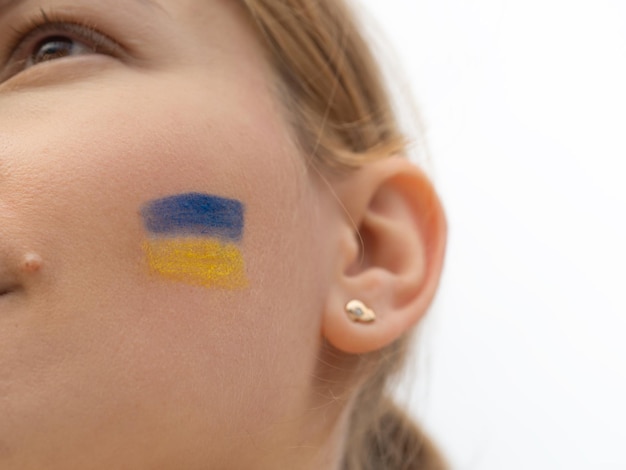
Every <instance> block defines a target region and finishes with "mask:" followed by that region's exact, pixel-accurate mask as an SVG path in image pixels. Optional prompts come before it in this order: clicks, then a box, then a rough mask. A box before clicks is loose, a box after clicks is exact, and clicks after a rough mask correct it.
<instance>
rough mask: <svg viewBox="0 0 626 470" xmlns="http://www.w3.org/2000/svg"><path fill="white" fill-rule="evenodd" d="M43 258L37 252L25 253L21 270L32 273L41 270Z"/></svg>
mask: <svg viewBox="0 0 626 470" xmlns="http://www.w3.org/2000/svg"><path fill="white" fill-rule="evenodd" d="M42 266H43V260H42V259H41V256H39V255H38V254H37V253H27V254H26V255H24V260H23V261H22V271H24V272H25V273H29V274H34V273H37V272H39V271H41V268H42Z"/></svg>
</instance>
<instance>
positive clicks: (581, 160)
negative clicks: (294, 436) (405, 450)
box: [355, 0, 626, 470]
mask: <svg viewBox="0 0 626 470" xmlns="http://www.w3.org/2000/svg"><path fill="white" fill-rule="evenodd" d="M355 3H357V4H358V5H361V7H362V8H365V9H366V10H367V11H369V14H370V16H372V17H374V19H375V20H376V21H377V22H378V24H379V25H380V30H382V33H383V34H384V35H385V36H386V37H387V39H388V40H389V44H391V47H393V48H394V49H395V54H396V56H397V59H398V61H399V63H400V65H401V67H403V68H404V71H405V73H406V76H405V78H407V80H406V83H409V84H410V87H411V89H412V91H413V93H414V95H415V97H416V98H417V103H418V107H419V111H420V113H421V115H422V117H423V121H424V125H425V129H426V137H427V139H428V145H429V147H430V153H431V155H432V157H431V158H432V171H431V174H432V176H433V178H434V181H435V183H436V185H437V187H438V188H439V190H440V193H441V196H442V199H443V202H444V205H445V206H446V209H447V214H448V219H449V224H450V236H449V244H448V255H447V260H446V267H445V273H444V276H443V279H442V285H441V290H440V292H439V294H438V297H437V300H436V302H435V305H434V307H433V309H432V310H431V312H430V316H429V318H428V320H427V322H426V323H425V324H424V325H423V329H421V330H420V336H419V338H418V339H419V349H418V355H416V359H415V361H414V367H413V369H412V372H411V374H412V375H413V376H417V379H416V380H415V381H414V383H413V386H412V387H409V386H408V385H407V384H406V383H405V384H404V385H403V388H402V391H403V392H401V393H405V395H406V396H409V397H410V401H411V406H412V409H413V411H414V413H415V414H416V416H417V417H418V418H419V419H420V420H421V422H422V423H423V424H424V427H426V429H428V431H429V432H430V433H431V434H432V435H433V436H434V437H435V438H436V440H437V441H438V442H439V443H440V446H441V447H442V448H443V450H444V451H445V453H446V454H447V456H448V458H449V459H450V461H451V463H452V464H453V468H454V469H461V470H465V469H468V470H469V469H476V470H517V469H520V470H522V469H524V470H527V469H532V470H544V469H546V470H548V469H549V470H552V469H567V470H582V469H585V470H586V469H589V470H592V469H593V470H609V469H610V470H614V469H626V405H625V404H624V400H625V398H626V378H625V374H626V294H625V293H626V222H625V219H626V189H625V188H626V184H625V183H624V179H625V178H626V1H624V0H568V1H566V0H384V1H382V0H355ZM372 34H373V36H374V39H375V40H376V41H377V44H378V45H379V46H381V47H380V48H379V49H380V51H382V53H383V55H389V54H388V52H389V49H387V47H388V45H389V44H387V45H386V44H385V43H383V42H381V41H382V39H381V38H380V37H379V34H380V31H378V32H375V31H374V32H373V33H372ZM385 67H386V71H387V73H388V74H391V75H394V76H395V75H397V74H398V70H397V65H394V64H391V66H387V65H386V66H385ZM397 78H398V79H400V80H401V79H402V77H401V76H400V75H397ZM400 96H402V92H401V94H400Z"/></svg>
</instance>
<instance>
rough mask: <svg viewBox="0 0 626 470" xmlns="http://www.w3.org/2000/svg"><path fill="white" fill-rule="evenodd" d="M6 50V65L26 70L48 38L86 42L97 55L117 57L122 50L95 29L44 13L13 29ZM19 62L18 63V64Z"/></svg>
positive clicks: (76, 21)
mask: <svg viewBox="0 0 626 470" xmlns="http://www.w3.org/2000/svg"><path fill="white" fill-rule="evenodd" d="M12 29H13V32H12V34H11V37H9V39H8V41H7V43H8V47H7V48H6V50H7V51H8V54H7V55H6V57H7V59H6V60H5V63H7V64H11V63H12V62H13V63H14V64H13V66H14V67H15V66H17V67H18V68H19V67H23V66H24V64H25V63H27V61H28V60H29V58H30V57H31V56H32V54H33V52H34V51H35V48H36V47H37V46H39V45H41V44H43V41H44V40H46V39H47V38H53V37H65V36H67V37H68V38H69V39H71V40H73V41H78V42H83V43H85V45H87V46H88V47H90V48H91V49H92V50H93V52H94V53H95V54H109V55H113V56H115V55H118V54H119V52H120V50H121V46H120V45H119V44H118V43H117V42H116V41H114V40H113V39H111V38H110V37H109V36H107V35H106V34H104V33H101V32H100V31H98V30H97V29H96V28H95V27H94V26H93V25H90V24H88V23H87V22H84V21H81V20H75V19H68V18H61V17H60V16H57V15H55V14H52V13H49V12H48V13H47V12H45V11H44V10H43V9H42V10H41V15H40V16H37V17H36V18H34V19H32V20H30V21H27V22H26V24H25V26H21V27H19V28H12ZM15 62H17V63H15Z"/></svg>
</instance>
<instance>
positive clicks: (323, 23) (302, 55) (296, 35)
mask: <svg viewBox="0 0 626 470" xmlns="http://www.w3.org/2000/svg"><path fill="white" fill-rule="evenodd" d="M241 2H242V4H243V5H244V6H245V8H246V9H247V10H248V12H249V13H250V17H251V18H252V19H253V22H254V24H255V25H256V27H257V29H258V31H259V33H260V34H261V36H262V37H263V38H264V40H265V42H266V45H267V50H268V53H269V54H268V55H269V57H270V60H271V61H272V65H273V66H274V68H275V71H276V75H277V77H278V83H277V84H276V86H277V88H278V90H279V94H280V99H281V101H282V103H283V104H284V109H285V113H286V116H287V118H288V119H289V121H290V123H291V125H292V128H293V130H294V133H295V137H296V139H295V140H296V143H297V144H298V145H299V147H300V148H301V150H302V153H303V155H305V156H307V157H309V158H310V159H311V163H313V164H314V165H319V166H323V167H325V168H327V169H332V170H340V171H349V170H350V169H353V168H358V167H360V166H362V165H365V164H367V163H368V162H371V161H374V160H377V159H381V158H385V157H388V156H391V155H394V154H402V153H405V151H406V149H407V143H408V142H407V139H406V138H405V136H404V135H403V133H402V132H401V130H400V126H399V123H398V120H397V117H396V116H395V114H394V111H393V107H392V104H391V100H390V98H389V96H388V93H387V90H386V88H385V86H384V80H383V77H382V74H381V71H380V69H379V66H378V64H377V62H376V60H375V59H374V57H373V54H372V52H371V50H370V49H369V47H368V45H367V43H366V41H365V39H364V38H363V35H362V33H361V32H360V31H359V28H358V25H357V23H356V20H355V18H354V14H353V13H352V12H351V11H350V10H349V8H348V7H347V5H346V4H345V2H344V1H343V0H241ZM406 343H407V340H406V338H402V339H401V340H399V341H397V342H396V343H394V344H393V345H392V346H391V347H390V348H387V349H386V350H385V351H382V352H380V354H377V355H376V357H359V358H356V361H357V365H356V366H355V367H354V369H356V370H358V371H359V373H360V374H366V376H367V381H366V382H365V384H364V385H363V386H362V388H361V389H360V391H359V394H358V396H357V397H356V403H355V406H354V407H353V410H354V411H353V412H352V415H351V418H350V430H349V436H348V438H347V443H346V452H345V455H344V459H343V470H368V469H371V470H384V469H388V470H401V469H402V470H418V469H419V470H443V469H445V468H447V465H446V464H445V463H444V459H443V458H442V457H441V455H440V453H439V452H438V451H437V449H436V447H435V446H434V445H433V443H432V442H431V441H430V440H429V439H428V437H427V436H426V435H425V434H424V433H423V432H421V430H420V429H419V428H418V427H417V425H415V424H414V423H413V422H412V421H411V420H410V419H409V417H408V416H407V414H406V413H405V412H403V411H402V410H401V409H399V408H398V407H397V406H395V405H394V403H393V401H392V400H391V399H390V398H389V397H388V395H387V393H388V392H387V391H386V383H387V381H388V378H389V376H390V375H392V374H393V373H394V372H396V371H397V370H398V369H399V368H400V367H401V364H402V360H403V358H404V356H406V351H405V349H406ZM327 348H331V347H330V346H328V345H327ZM327 353H330V354H331V355H333V356H335V359H336V360H340V359H339V358H340V357H341V353H339V352H338V351H336V350H333V351H330V352H328V351H327ZM343 359H344V360H348V361H350V362H351V363H354V362H355V361H354V359H355V358H351V359H352V360H350V359H346V358H345V357H344V358H343ZM353 365H354V364H353Z"/></svg>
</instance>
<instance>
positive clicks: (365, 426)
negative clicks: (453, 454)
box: [342, 398, 449, 470]
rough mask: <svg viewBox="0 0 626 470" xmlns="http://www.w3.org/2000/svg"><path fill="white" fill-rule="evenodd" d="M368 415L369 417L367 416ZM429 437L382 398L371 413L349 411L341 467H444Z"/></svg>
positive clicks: (411, 469)
mask: <svg viewBox="0 0 626 470" xmlns="http://www.w3.org/2000/svg"><path fill="white" fill-rule="evenodd" d="M368 415H369V416H368ZM448 468H449V467H448V464H447V463H446V462H445V460H444V458H443V457H442V455H441V453H440V452H439V450H438V449H437V447H436V446H435V444H434V443H433V442H432V440H431V439H430V438H429V437H428V436H427V435H426V434H425V433H424V432H423V431H422V430H421V429H420V428H419V427H418V426H417V425H416V424H415V423H414V422H413V421H412V420H411V418H410V417H409V416H408V415H407V414H406V412H404V411H403V410H401V409H400V408H398V406H396V405H395V404H394V403H393V401H392V400H390V399H388V398H383V399H382V400H381V402H380V404H379V406H378V409H377V410H376V412H375V413H373V414H372V413H371V412H367V413H363V412H361V410H360V409H359V407H358V402H357V406H356V407H355V411H354V412H353V416H352V421H351V426H350V435H349V437H348V443H347V446H346V453H345V456H344V464H343V467H342V470H447V469H448Z"/></svg>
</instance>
